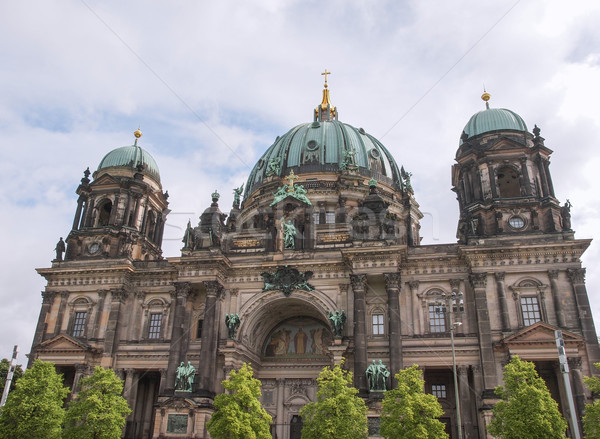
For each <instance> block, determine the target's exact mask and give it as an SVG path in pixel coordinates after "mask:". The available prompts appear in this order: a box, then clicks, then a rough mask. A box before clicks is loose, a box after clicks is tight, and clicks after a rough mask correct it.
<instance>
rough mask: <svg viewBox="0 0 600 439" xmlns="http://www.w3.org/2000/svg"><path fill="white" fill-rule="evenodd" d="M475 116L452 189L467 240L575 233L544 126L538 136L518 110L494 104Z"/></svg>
mask: <svg viewBox="0 0 600 439" xmlns="http://www.w3.org/2000/svg"><path fill="white" fill-rule="evenodd" d="M481 98H482V99H483V100H484V101H485V105H486V109H485V110H483V111H480V112H478V113H476V114H474V115H473V116H472V117H471V119H470V120H469V121H468V122H467V124H466V125H465V128H464V129H463V132H462V135H461V138H460V143H459V148H458V151H457V152H456V162H457V163H456V164H455V165H454V166H453V168H452V186H453V191H455V192H456V194H457V196H458V203H459V207H460V219H459V224H458V231H457V238H458V239H459V241H460V242H461V243H463V244H468V243H474V242H475V241H474V240H477V241H481V240H482V239H486V238H491V237H502V238H510V237H514V236H516V235H519V234H523V233H528V234H548V233H555V234H561V233H562V234H563V235H564V234H565V233H566V234H567V236H570V237H572V236H573V234H572V231H571V225H570V218H569V212H568V205H566V206H565V207H564V208H562V209H561V207H560V205H559V202H558V200H557V199H556V198H555V195H554V188H553V186H552V178H551V176H550V169H549V164H550V154H552V150H550V149H549V148H547V147H546V146H545V145H544V138H543V137H541V136H540V129H539V128H538V127H537V126H535V128H534V129H533V134H532V133H530V132H529V131H528V130H527V125H526V124H525V122H524V121H523V119H522V118H521V116H519V115H518V114H517V113H515V112H513V111H511V110H507V109H504V108H490V105H489V102H488V101H489V99H490V94H489V93H487V92H486V93H484V94H483V95H482V96H481Z"/></svg>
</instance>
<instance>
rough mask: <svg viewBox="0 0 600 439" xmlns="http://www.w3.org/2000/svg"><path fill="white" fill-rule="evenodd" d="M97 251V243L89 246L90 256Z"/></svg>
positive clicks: (98, 245) (98, 247)
mask: <svg viewBox="0 0 600 439" xmlns="http://www.w3.org/2000/svg"><path fill="white" fill-rule="evenodd" d="M98 250H100V244H98V243H97V242H94V243H92V244H90V247H89V251H90V254H91V255H93V254H95V253H98Z"/></svg>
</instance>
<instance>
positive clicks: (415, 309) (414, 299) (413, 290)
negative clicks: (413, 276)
mask: <svg viewBox="0 0 600 439" xmlns="http://www.w3.org/2000/svg"><path fill="white" fill-rule="evenodd" d="M408 286H409V287H410V303H411V307H412V312H411V314H412V328H411V332H410V333H409V335H416V334H419V335H423V333H424V329H423V328H422V327H421V323H420V320H421V319H420V318H419V297H418V296H417V294H418V292H419V281H418V280H411V281H410V282H409V283H408Z"/></svg>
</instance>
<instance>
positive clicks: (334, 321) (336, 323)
mask: <svg viewBox="0 0 600 439" xmlns="http://www.w3.org/2000/svg"><path fill="white" fill-rule="evenodd" d="M329 320H330V321H331V326H332V327H333V335H334V337H336V338H341V337H342V332H343V331H344V325H345V323H346V311H344V310H342V311H341V312H340V311H337V310H336V311H335V313H333V312H331V311H329Z"/></svg>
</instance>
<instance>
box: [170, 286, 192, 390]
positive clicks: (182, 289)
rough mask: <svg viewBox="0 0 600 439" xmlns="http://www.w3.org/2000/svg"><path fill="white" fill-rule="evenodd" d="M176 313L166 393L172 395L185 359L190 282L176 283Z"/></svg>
mask: <svg viewBox="0 0 600 439" xmlns="http://www.w3.org/2000/svg"><path fill="white" fill-rule="evenodd" d="M174 285H175V313H174V316H173V331H172V332H171V345H170V349H169V362H168V365H167V377H166V379H167V384H166V386H165V391H166V393H167V394H172V393H173V391H174V390H175V375H176V373H177V367H178V366H179V362H180V361H183V360H184V358H183V357H182V356H181V344H182V338H183V336H184V334H183V330H184V328H183V320H184V317H185V308H186V304H187V298H188V296H189V294H190V283H189V282H175V283H174Z"/></svg>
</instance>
